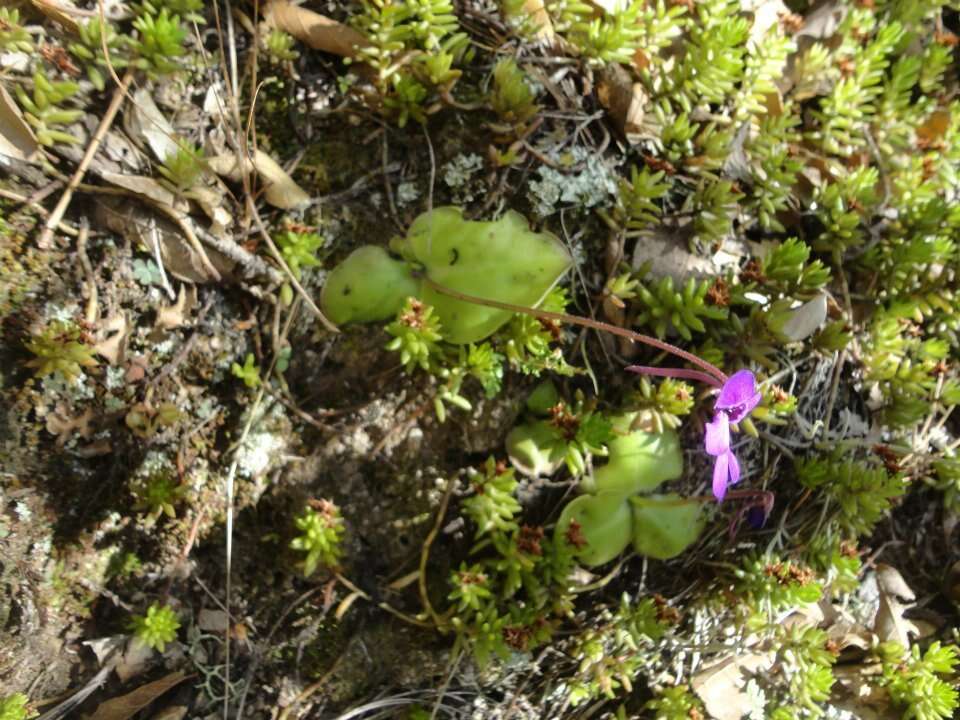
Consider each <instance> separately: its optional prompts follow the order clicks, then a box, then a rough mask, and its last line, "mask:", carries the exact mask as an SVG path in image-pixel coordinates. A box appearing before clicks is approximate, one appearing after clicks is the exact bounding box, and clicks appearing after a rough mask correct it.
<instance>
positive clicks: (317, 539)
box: [290, 500, 344, 577]
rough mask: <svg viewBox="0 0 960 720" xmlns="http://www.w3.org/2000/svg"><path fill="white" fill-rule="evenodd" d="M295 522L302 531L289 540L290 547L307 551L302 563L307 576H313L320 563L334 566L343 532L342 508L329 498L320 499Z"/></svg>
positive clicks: (340, 550)
mask: <svg viewBox="0 0 960 720" xmlns="http://www.w3.org/2000/svg"><path fill="white" fill-rule="evenodd" d="M294 524H295V525H296V527H297V530H299V531H300V532H301V534H300V535H299V536H297V537H295V538H294V539H293V540H291V541H290V547H291V548H292V549H294V550H299V551H300V552H305V553H306V554H307V556H306V557H305V558H304V559H303V563H302V570H303V574H304V577H310V576H311V575H313V573H314V572H316V570H317V568H319V567H320V566H324V567H329V568H335V567H336V566H337V564H338V562H339V560H340V554H341V553H342V548H341V547H340V543H341V542H342V540H343V531H344V526H343V518H342V517H341V515H340V508H338V507H337V506H336V505H334V504H333V503H332V502H330V501H329V500H318V501H316V502H314V503H313V504H312V506H311V507H308V508H306V509H305V510H304V512H303V514H302V515H300V516H299V517H298V518H297V519H296V520H295V521H294Z"/></svg>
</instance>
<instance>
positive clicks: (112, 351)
mask: <svg viewBox="0 0 960 720" xmlns="http://www.w3.org/2000/svg"><path fill="white" fill-rule="evenodd" d="M101 330H102V331H103V333H104V334H105V335H106V338H105V339H104V340H102V341H100V342H99V343H97V344H96V345H95V346H94V348H93V349H94V352H96V353H97V355H100V356H101V357H103V358H104V359H106V360H107V361H109V363H110V364H111V365H117V364H118V363H120V362H122V361H123V354H124V350H125V348H126V341H127V336H128V335H129V326H128V325H127V318H126V316H125V315H124V314H123V313H120V314H119V315H114V316H113V317H111V318H108V319H107V320H106V321H105V322H104V323H103V324H102V325H101Z"/></svg>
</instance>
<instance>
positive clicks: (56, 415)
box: [46, 404, 93, 447]
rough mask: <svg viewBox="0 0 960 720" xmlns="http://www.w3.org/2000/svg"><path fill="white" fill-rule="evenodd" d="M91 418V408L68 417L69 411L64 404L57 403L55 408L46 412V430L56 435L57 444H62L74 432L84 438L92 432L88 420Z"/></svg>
mask: <svg viewBox="0 0 960 720" xmlns="http://www.w3.org/2000/svg"><path fill="white" fill-rule="evenodd" d="M92 419H93V410H92V409H91V408H87V409H86V410H84V411H83V413H82V414H81V415H77V416H76V417H70V412H69V410H68V408H67V407H66V406H65V405H62V404H61V405H57V409H56V410H55V411H53V412H51V413H48V414H47V424H46V427H47V432H48V433H50V434H51V435H56V437H57V445H59V446H61V447H62V446H63V444H64V443H66V442H67V440H69V439H70V436H71V435H73V434H74V433H77V434H78V435H80V437H82V438H84V439H86V438H89V437H90V436H91V435H92V434H93V428H92V427H91V426H90V421H91V420H92Z"/></svg>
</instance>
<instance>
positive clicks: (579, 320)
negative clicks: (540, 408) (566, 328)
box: [420, 275, 727, 387]
mask: <svg viewBox="0 0 960 720" xmlns="http://www.w3.org/2000/svg"><path fill="white" fill-rule="evenodd" d="M420 279H421V280H423V282H424V284H426V285H428V286H429V287H430V288H431V289H433V290H436V291H437V292H438V293H440V294H441V295H446V296H448V297H452V298H454V299H456V300H463V301H464V302H469V303H473V304H475V305H485V306H486V307H492V308H496V309H497V310H508V311H510V312H515V313H523V314H524V315H530V316H532V317H535V318H540V319H542V320H552V321H554V322H565V323H570V324H571V325H580V326H582V327H588V328H592V329H594V330H602V331H603V332H608V333H611V334H612V335H619V336H620V337H624V338H627V339H628V340H631V341H633V342H638V343H643V344H644V345H649V346H650V347H653V348H656V349H657V350H662V351H664V352H668V353H670V354H671V355H675V356H677V357H678V358H680V359H681V360H685V361H687V362H688V363H690V364H691V365H696V366H697V367H698V368H700V369H701V370H703V371H705V372H704V375H706V376H710V381H709V382H710V384H711V385H714V386H716V387H719V386H721V385H722V384H723V383H725V382H726V381H727V376H726V375H725V374H724V372H723V371H722V370H721V369H720V368H718V367H717V366H716V365H713V364H712V363H708V362H707V361H706V360H704V359H703V358H700V357H697V356H696V355H694V354H693V353H689V352H687V351H686V350H682V349H680V348H678V347H677V346H676V345H671V344H670V343H668V342H664V341H663V340H658V339H657V338H655V337H650V336H649V335H644V334H643V333H638V332H634V331H633V330H627V329H626V328H622V327H618V326H616V325H611V324H610V323H605V322H603V321H601V320H593V319H591V318H585V317H580V316H579V315H568V314H567V313H557V312H550V311H549V310H538V309H537V308H529V307H524V306H523V305H514V304H512V303H505V302H500V301H499V300H488V299H487V298H482V297H478V296H476V295H468V294H466V293H462V292H459V291H457V290H452V289H450V288H448V287H444V286H443V285H440V284H438V283H435V282H434V281H433V280H431V279H430V278H428V277H427V276H426V275H420ZM635 367H641V366H635ZM677 370H678V371H680V372H691V371H685V370H683V369H681V368H678V369H677ZM635 372H636V371H635ZM650 374H656V373H650ZM675 377H683V376H682V375H676V376H675ZM697 379H702V378H701V377H698V378H697Z"/></svg>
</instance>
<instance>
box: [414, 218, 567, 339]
mask: <svg viewBox="0 0 960 720" xmlns="http://www.w3.org/2000/svg"><path fill="white" fill-rule="evenodd" d="M395 249H396V250H398V251H399V252H400V253H401V254H402V255H403V256H404V257H405V258H407V259H408V260H410V261H411V262H414V263H417V264H419V265H421V266H423V268H424V272H425V273H426V275H427V277H429V278H430V279H431V280H433V281H434V282H435V283H437V284H439V285H442V286H444V287H448V288H450V289H452V290H458V291H460V292H462V293H466V294H467V295H475V296H478V297H482V298H486V299H489V300H498V301H500V302H505V303H510V304H513V305H522V306H524V307H533V306H536V305H537V304H538V303H540V302H541V301H542V300H543V298H544V297H545V296H546V294H547V293H548V292H549V291H550V289H551V288H552V287H553V286H554V285H555V284H556V282H557V280H559V279H560V277H561V276H562V275H563V273H565V272H566V271H567V269H568V268H569V267H570V265H571V262H572V261H571V258H570V253H569V252H568V251H567V249H566V247H565V246H564V244H563V243H562V242H561V241H560V239H559V238H557V237H556V236H555V235H553V234H552V233H547V232H541V233H537V232H534V231H533V230H531V229H530V226H529V224H528V223H527V220H526V218H524V217H523V216H522V215H520V214H519V213H516V212H513V211H508V212H507V213H505V214H504V215H503V216H501V217H500V218H499V219H498V220H494V221H487V222H483V221H474V220H466V219H464V217H463V211H462V210H461V209H460V208H458V207H439V208H434V209H433V211H432V212H426V213H423V214H422V215H420V216H419V217H418V218H417V219H416V220H414V221H413V224H412V225H411V226H410V230H409V232H408V233H407V236H406V238H403V239H401V240H399V241H398V242H397V243H396V244H395ZM419 297H420V299H421V300H423V301H424V302H425V303H427V304H429V305H432V306H433V307H434V308H436V311H437V315H438V316H439V318H440V323H441V324H442V325H443V328H444V338H445V339H446V340H448V341H449V342H452V343H456V344H461V343H470V342H477V341H479V340H483V339H484V338H485V337H487V336H489V335H491V334H492V333H494V332H495V331H496V330H498V329H499V328H500V327H501V326H502V325H504V324H505V323H506V322H507V321H508V320H509V319H510V318H511V317H512V315H513V313H511V312H509V311H507V310H497V309H494V308H490V307H486V306H484V305H478V304H476V303H471V302H466V301H463V300H455V299H453V298H451V297H450V296H448V295H444V294H442V293H440V292H438V291H437V290H435V289H433V288H431V287H428V286H426V285H424V287H423V288H422V291H421V294H420V296H419Z"/></svg>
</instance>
